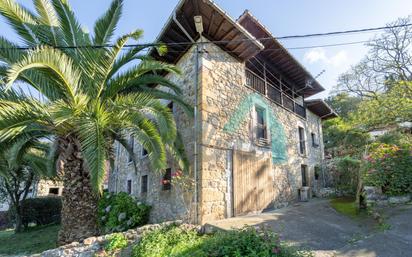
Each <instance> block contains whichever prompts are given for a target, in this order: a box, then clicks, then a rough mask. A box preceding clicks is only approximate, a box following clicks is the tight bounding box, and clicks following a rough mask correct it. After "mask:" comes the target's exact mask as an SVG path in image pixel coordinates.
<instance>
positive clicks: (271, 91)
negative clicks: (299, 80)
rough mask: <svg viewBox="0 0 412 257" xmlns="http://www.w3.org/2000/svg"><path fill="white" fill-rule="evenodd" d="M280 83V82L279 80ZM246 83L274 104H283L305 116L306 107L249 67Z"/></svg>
mask: <svg viewBox="0 0 412 257" xmlns="http://www.w3.org/2000/svg"><path fill="white" fill-rule="evenodd" d="M280 84H282V83H281V82H280ZM246 85H247V86H249V87H251V88H252V89H254V90H256V91H257V92H259V93H261V94H262V95H264V96H266V97H268V98H269V99H270V100H272V101H273V102H275V103H276V104H278V105H280V106H283V107H284V108H285V109H288V110H289V111H291V112H294V113H296V114H297V115H299V116H300V117H303V118H306V109H305V107H304V106H302V105H300V104H298V103H297V102H296V101H295V100H293V99H292V98H291V97H290V96H289V95H287V94H285V93H283V92H282V90H281V89H280V88H279V87H276V86H274V85H272V84H271V83H269V82H268V81H265V79H263V78H261V77H260V76H258V75H257V74H256V73H254V72H253V71H251V70H249V69H246Z"/></svg>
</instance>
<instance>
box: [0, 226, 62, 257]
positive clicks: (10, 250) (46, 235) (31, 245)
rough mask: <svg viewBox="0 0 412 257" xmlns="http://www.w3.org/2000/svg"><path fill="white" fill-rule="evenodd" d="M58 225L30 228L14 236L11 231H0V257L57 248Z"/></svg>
mask: <svg viewBox="0 0 412 257" xmlns="http://www.w3.org/2000/svg"><path fill="white" fill-rule="evenodd" d="M59 228H60V226H59V225H48V226H44V227H34V228H30V229H29V230H28V231H26V232H22V233H18V234H15V233H14V231H13V230H3V231H0V242H1V243H0V256H1V255H2V254H6V255H17V254H19V255H21V254H35V253H41V252H42V251H45V250H48V249H52V248H56V247H57V244H56V242H57V233H58V231H59Z"/></svg>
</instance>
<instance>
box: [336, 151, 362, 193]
mask: <svg viewBox="0 0 412 257" xmlns="http://www.w3.org/2000/svg"><path fill="white" fill-rule="evenodd" d="M360 167H361V161H360V160H357V159H353V158H351V157H349V156H345V157H343V158H339V159H337V161H336V171H335V174H334V180H335V187H336V189H337V190H338V191H340V192H343V193H345V194H349V195H355V194H356V190H357V187H358V180H359V174H360Z"/></svg>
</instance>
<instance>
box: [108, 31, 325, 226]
mask: <svg viewBox="0 0 412 257" xmlns="http://www.w3.org/2000/svg"><path fill="white" fill-rule="evenodd" d="M205 41H206V39H203V42H205ZM195 58H196V55H195V53H194V48H192V49H190V50H189V51H188V52H187V53H186V54H185V55H183V57H182V58H181V59H180V61H179V62H178V63H177V66H178V67H180V69H181V70H182V74H183V75H181V76H176V75H168V78H169V79H171V80H172V81H174V82H175V83H177V84H178V85H180V86H181V87H182V90H183V92H185V96H186V100H187V101H188V102H189V103H192V104H193V103H194V93H195V92H194V81H195V75H196V74H195V70H194V67H195V61H196V59H195ZM198 86H199V91H198V99H199V101H198V110H199V116H198V124H199V125H198V128H199V129H198V132H199V135H198V138H199V139H198V148H199V153H198V166H199V167H198V173H199V174H198V197H197V200H198V202H199V204H198V205H196V204H195V203H196V197H194V194H193V192H194V188H191V189H189V190H186V191H188V194H182V191H184V189H181V188H180V187H179V186H178V185H176V186H173V187H172V190H170V191H166V192H164V191H162V190H161V184H160V180H161V178H162V175H161V174H154V173H153V172H150V168H149V166H148V163H147V160H145V159H144V158H143V159H140V160H139V162H138V163H137V169H136V170H135V169H134V168H133V165H132V164H130V163H128V161H127V158H128V155H127V153H126V151H125V150H124V149H122V148H121V147H117V158H116V162H115V170H114V172H113V173H112V174H111V177H110V183H109V190H110V191H126V190H127V188H126V187H127V180H132V182H133V190H132V193H133V194H135V195H137V196H141V197H142V198H144V199H145V200H146V201H147V202H148V203H149V204H151V205H152V206H153V212H152V221H161V220H168V219H169V220H171V219H176V218H180V219H181V218H187V217H188V216H189V217H192V219H191V220H192V221H196V222H198V223H202V224H203V223H205V222H208V221H211V220H217V219H223V218H227V217H231V216H233V213H232V209H233V206H232V205H233V203H232V186H231V176H232V169H233V167H232V166H233V164H232V156H233V151H234V150H243V151H249V152H256V154H257V155H258V156H262V157H267V156H270V157H271V158H273V165H272V172H273V185H274V197H273V202H272V204H271V205H272V206H271V207H274V208H276V207H281V206H284V205H287V204H288V203H290V202H293V201H296V200H297V198H298V192H299V188H301V187H302V173H301V167H302V165H305V166H306V167H307V176H306V181H307V183H308V185H309V186H311V185H313V177H314V167H315V165H316V164H319V163H320V162H321V161H322V159H323V138H322V127H321V118H320V117H318V116H316V115H315V114H313V113H311V112H310V111H309V110H307V117H306V119H304V118H301V117H300V116H298V115H296V114H295V113H293V112H290V111H289V110H286V109H285V108H283V107H281V106H279V105H277V104H275V103H273V102H272V101H270V100H269V99H267V98H266V97H265V96H263V95H258V94H257V93H256V92H255V91H253V90H252V89H250V88H249V87H247V86H246V74H245V62H242V61H239V60H238V59H236V58H235V57H233V56H231V55H230V54H229V53H227V52H225V51H224V50H222V49H221V48H219V47H218V46H217V45H214V44H211V43H208V44H203V45H202V53H201V54H200V60H199V84H198ZM257 104H258V105H259V108H260V107H263V108H264V109H265V113H266V115H267V119H268V120H270V121H272V122H270V123H269V126H271V127H269V128H268V130H270V131H271V132H273V133H271V138H270V140H271V144H270V145H269V146H265V147H261V146H259V145H258V144H256V143H255V138H254V135H255V132H254V131H255V124H256V120H255V119H256V118H255V116H254V115H253V112H254V108H257V106H256V105H257ZM173 111H174V115H175V118H176V123H177V126H178V128H179V130H180V132H181V134H182V135H183V136H184V141H185V145H186V151H187V153H188V154H189V157H190V160H191V163H192V170H193V160H194V156H193V152H194V151H193V147H194V143H193V142H194V128H193V124H194V123H193V120H191V119H189V118H188V117H187V116H186V115H185V114H183V112H182V111H181V110H180V109H179V108H178V107H174V110H173ZM299 127H301V128H303V129H304V135H305V149H306V151H305V154H300V152H299V132H298V128H299ZM312 133H313V134H314V135H315V141H316V143H317V145H318V146H316V145H315V146H313V145H312V135H311V134H312ZM135 150H136V155H137V156H138V157H140V156H139V153H140V151H141V150H140V149H139V146H135ZM170 167H172V168H175V167H173V163H172V162H171V163H170ZM143 175H148V176H149V181H150V183H149V189H148V193H146V194H144V195H142V194H141V193H140V187H141V185H140V180H141V176H143ZM189 176H190V177H192V178H193V177H194V176H193V174H189ZM191 193H192V194H191ZM182 195H184V196H185V197H182ZM190 203H192V204H190ZM189 206H190V207H189ZM196 206H198V208H197V209H196ZM196 212H197V219H193V215H196Z"/></svg>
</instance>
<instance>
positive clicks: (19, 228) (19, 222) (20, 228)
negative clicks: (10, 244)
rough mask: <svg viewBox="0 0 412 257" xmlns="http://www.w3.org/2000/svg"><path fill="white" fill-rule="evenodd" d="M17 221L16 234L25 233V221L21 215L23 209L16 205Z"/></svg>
mask: <svg viewBox="0 0 412 257" xmlns="http://www.w3.org/2000/svg"><path fill="white" fill-rule="evenodd" d="M15 208H16V210H15V219H16V227H15V229H14V232H15V233H20V232H23V231H24V228H23V220H22V215H21V207H20V205H15Z"/></svg>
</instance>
